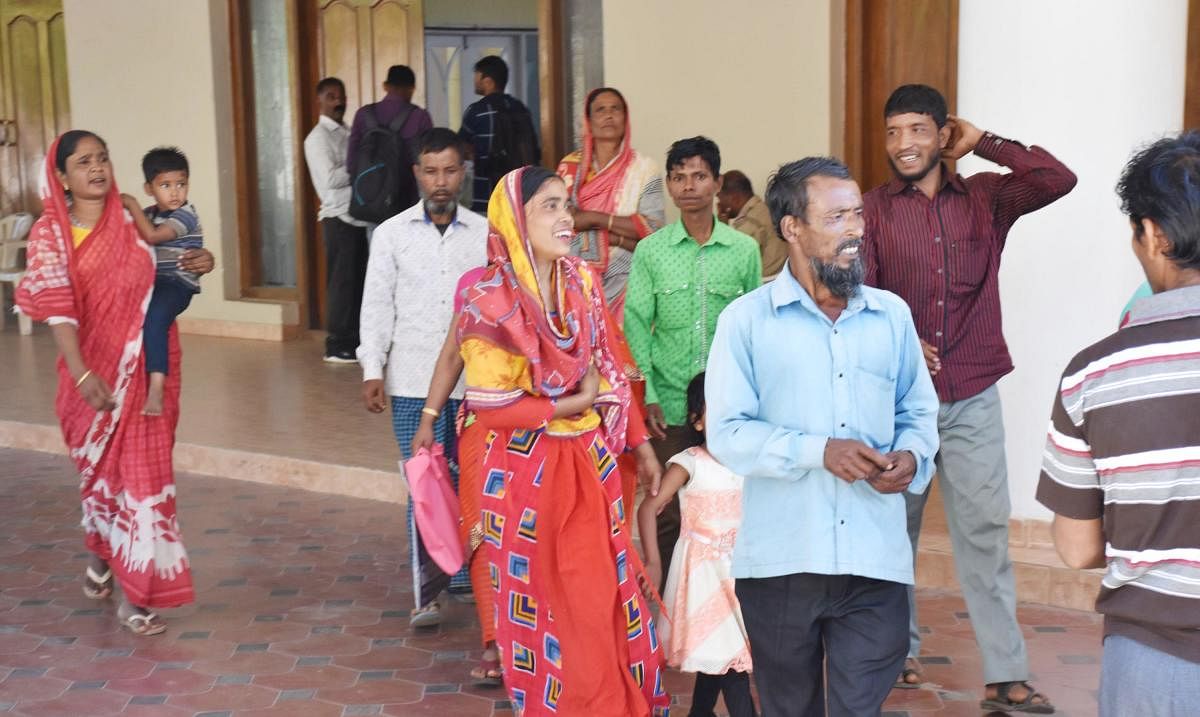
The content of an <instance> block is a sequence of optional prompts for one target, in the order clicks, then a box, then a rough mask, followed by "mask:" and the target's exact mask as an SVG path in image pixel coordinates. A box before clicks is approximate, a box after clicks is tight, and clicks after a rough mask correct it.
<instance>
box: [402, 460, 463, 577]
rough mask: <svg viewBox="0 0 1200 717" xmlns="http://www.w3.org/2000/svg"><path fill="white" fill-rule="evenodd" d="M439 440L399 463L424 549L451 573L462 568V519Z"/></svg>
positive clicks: (447, 572) (438, 564) (445, 570)
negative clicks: (405, 479)
mask: <svg viewBox="0 0 1200 717" xmlns="http://www.w3.org/2000/svg"><path fill="white" fill-rule="evenodd" d="M442 451H443V449H442V445H441V444H440V443H435V444H433V450H430V449H428V448H422V449H420V450H419V451H417V454H416V455H415V456H413V457H412V458H410V459H408V460H407V461H404V462H403V463H402V464H401V467H402V469H403V470H404V475H405V477H406V478H407V479H408V490H409V500H411V501H412V506H413V515H414V516H415V517H416V520H417V530H419V531H420V532H421V542H423V543H424V544H425V551H426V552H427V553H429V557H430V558H432V559H433V562H435V563H437V566H438V567H439V568H441V569H442V572H444V573H446V574H447V575H453V574H455V573H457V572H458V571H459V569H460V568H462V565H463V559H464V558H463V546H462V539H461V538H460V537H459V535H458V524H459V522H460V521H461V517H460V515H459V508H458V495H456V494H455V492H454V484H453V483H451V482H450V467H449V466H448V465H447V463H446V456H445V455H444V454H443V452H442Z"/></svg>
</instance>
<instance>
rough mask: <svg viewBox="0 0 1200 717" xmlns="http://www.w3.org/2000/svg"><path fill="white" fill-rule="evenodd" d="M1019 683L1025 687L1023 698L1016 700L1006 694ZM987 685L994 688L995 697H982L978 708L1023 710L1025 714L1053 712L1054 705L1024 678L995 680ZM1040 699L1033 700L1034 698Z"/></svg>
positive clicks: (1006, 710)
mask: <svg viewBox="0 0 1200 717" xmlns="http://www.w3.org/2000/svg"><path fill="white" fill-rule="evenodd" d="M1017 685H1020V686H1022V687H1024V688H1025V692H1026V693H1027V694H1026V695H1025V699H1023V700H1021V701H1020V702H1017V701H1015V700H1013V699H1012V698H1010V697H1009V696H1008V695H1009V693H1010V692H1012V689H1013V687H1016V686H1017ZM988 687H995V688H996V698H995V699H984V700H983V701H982V702H980V703H979V707H980V709H985V710H992V711H998V712H1023V713H1025V714H1035V715H1049V714H1054V705H1052V704H1050V700H1048V699H1047V698H1046V696H1045V695H1043V694H1042V693H1041V692H1038V691H1037V690H1035V689H1033V686H1032V685H1030V684H1029V683H1028V682H1026V681H1024V680H1017V681H1016V682H996V683H993V684H990V685H988ZM1039 699H1040V700H1041V701H1040V702H1039V701H1035V700H1039Z"/></svg>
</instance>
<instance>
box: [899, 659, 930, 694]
mask: <svg viewBox="0 0 1200 717" xmlns="http://www.w3.org/2000/svg"><path fill="white" fill-rule="evenodd" d="M924 681H925V676H924V675H923V674H922V673H921V663H920V662H918V661H917V658H915V657H906V658H905V659H904V670H903V671H902V672H901V673H900V676H899V677H897V678H896V682H895V684H893V685H892V689H893V690H915V689H917V688H919V687H920V686H921V683H922V682H924Z"/></svg>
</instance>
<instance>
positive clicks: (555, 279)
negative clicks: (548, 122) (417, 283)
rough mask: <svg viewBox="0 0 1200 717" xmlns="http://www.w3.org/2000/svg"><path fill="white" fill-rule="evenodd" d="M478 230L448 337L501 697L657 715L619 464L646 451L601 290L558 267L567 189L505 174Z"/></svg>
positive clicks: (527, 174) (657, 652)
mask: <svg viewBox="0 0 1200 717" xmlns="http://www.w3.org/2000/svg"><path fill="white" fill-rule="evenodd" d="M488 223H489V224H490V225H491V235H490V237H489V243H488V259H489V266H488V270H487V272H486V273H485V274H484V276H483V278H482V279H480V280H479V281H478V282H477V283H476V284H475V286H474V287H472V288H471V289H470V291H469V296H468V297H467V304H466V306H465V307H464V309H463V313H462V315H461V317H460V319H459V324H458V337H459V346H460V352H461V354H462V357H463V362H464V367H465V374H466V386H467V390H466V405H467V409H468V410H469V411H471V412H473V413H474V414H475V416H476V419H477V421H478V422H479V424H480V425H481V426H482V427H483V428H484V429H486V430H487V431H488V438H487V444H486V447H485V450H484V455H483V461H482V470H481V475H482V494H481V496H480V508H481V512H480V517H481V522H482V529H483V548H484V550H485V555H486V557H487V560H488V562H489V572H490V575H491V581H492V587H493V589H494V591H495V595H496V642H497V645H498V646H499V648H500V651H501V654H502V657H503V671H504V682H505V685H506V686H507V688H508V691H509V694H510V696H511V698H512V700H513V703H514V706H515V707H516V709H517V711H518V712H519V713H521V714H523V715H526V716H527V717H529V716H531V715H543V714H551V713H554V712H557V713H558V714H570V715H576V714H586V715H595V716H597V717H606V716H611V717H648V716H649V715H651V714H661V713H664V712H665V711H666V709H667V707H668V705H669V703H670V700H669V697H668V696H667V695H666V693H665V692H664V690H663V688H662V671H663V669H664V668H663V653H662V648H661V646H660V644H659V642H658V637H657V635H656V633H655V628H654V624H653V621H652V619H651V617H650V610H649V604H648V603H647V599H646V597H645V596H644V595H643V594H642V591H641V590H642V583H643V581H644V575H645V573H644V569H643V568H642V565H641V562H640V560H639V559H638V556H637V551H635V550H634V549H633V544H632V539H631V537H630V532H629V529H628V527H627V526H626V524H625V516H624V507H623V505H622V501H621V485H620V473H619V470H618V469H617V465H616V456H617V455H619V454H620V453H621V452H622V451H623V450H624V448H625V445H626V442H627V441H630V440H632V442H633V443H635V444H636V448H635V449H634V452H635V453H636V454H637V455H638V456H639V459H640V460H641V461H643V462H646V463H649V462H651V461H653V460H654V458H653V453H654V452H653V450H651V448H650V446H649V445H648V444H647V443H646V434H645V431H644V430H643V429H642V428H641V427H640V426H639V425H637V424H640V420H637V419H636V417H635V420H634V424H635V425H634V430H633V431H631V430H630V409H631V394H630V389H629V382H628V380H627V379H626V377H625V374H624V371H623V367H622V365H621V360H620V358H619V357H618V356H617V355H616V351H615V350H614V343H615V341H616V337H614V336H613V335H612V334H611V332H610V325H611V324H610V322H609V321H608V319H607V310H606V308H605V305H604V297H603V295H602V293H601V290H600V287H599V286H598V285H597V284H596V282H595V281H594V279H593V277H592V274H591V272H590V271H588V270H587V269H586V267H585V266H584V265H583V264H582V262H581V261H580V260H579V259H578V258H573V257H569V256H568V253H569V245H570V242H571V239H572V237H573V235H574V229H573V222H572V219H571V215H570V213H569V212H568V210H567V192H566V187H565V186H564V184H563V182H562V181H561V180H560V179H559V178H558V177H556V176H555V175H554V174H552V173H551V172H549V171H547V170H544V169H541V168H540V167H525V168H523V169H520V170H517V171H515V172H511V173H509V174H507V175H505V177H504V178H503V179H502V180H501V181H500V183H499V184H498V185H497V187H496V189H495V191H494V192H493V194H492V198H491V202H490V203H489V205H488ZM631 434H632V435H631ZM650 592H652V590H651V591H650Z"/></svg>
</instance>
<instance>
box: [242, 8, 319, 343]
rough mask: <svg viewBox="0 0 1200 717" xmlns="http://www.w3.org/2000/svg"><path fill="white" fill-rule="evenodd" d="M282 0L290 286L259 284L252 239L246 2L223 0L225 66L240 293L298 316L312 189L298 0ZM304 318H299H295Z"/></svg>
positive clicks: (304, 304) (305, 283) (256, 222)
mask: <svg viewBox="0 0 1200 717" xmlns="http://www.w3.org/2000/svg"><path fill="white" fill-rule="evenodd" d="M286 2H287V18H288V20H287V23H288V27H287V35H288V55H289V59H288V75H289V76H290V77H291V78H292V80H293V86H292V90H293V92H292V142H293V147H292V152H293V156H295V157H296V158H297V161H296V162H295V163H294V166H293V168H292V174H293V176H292V182H293V186H294V187H296V202H295V204H294V207H293V212H294V218H295V226H296V241H295V250H296V285H295V286H294V287H279V286H263V285H262V248H261V247H260V246H259V243H258V241H257V240H256V237H257V236H258V235H259V232H260V231H261V223H260V218H259V213H258V211H257V207H256V205H255V203H254V202H253V201H251V197H254V196H255V193H256V191H257V190H256V188H257V186H258V183H257V181H255V178H256V177H257V175H258V166H257V160H256V157H255V153H254V149H255V143H256V141H257V140H256V136H255V126H254V114H253V108H254V75H253V67H252V64H251V54H250V31H249V27H250V22H249V20H250V18H249V12H250V7H249V4H248V3H244V2H239V0H227V8H228V13H229V42H230V66H231V74H232V90H233V104H232V107H233V134H234V151H235V153H236V156H237V165H236V167H235V171H234V180H235V186H236V189H237V196H238V197H239V198H240V201H238V202H237V219H238V222H237V232H238V260H239V264H240V266H239V267H238V274H239V283H240V287H241V296H242V297H243V298H248V299H261V300H267V301H284V302H294V303H296V304H298V305H299V309H300V311H299V314H300V316H301V317H305V316H306V315H307V312H308V307H309V305H310V303H311V302H310V299H309V297H308V287H309V284H310V280H309V277H310V274H311V271H310V258H309V256H308V254H309V253H310V248H309V247H310V244H311V241H310V240H309V237H310V236H311V234H310V233H309V232H308V229H307V227H308V226H309V222H310V221H311V217H310V215H311V214H312V213H313V206H314V205H313V201H312V192H311V190H309V189H307V185H308V179H307V176H306V175H305V172H304V163H303V161H302V158H303V156H304V135H305V133H306V132H307V127H306V124H307V123H306V118H307V114H306V113H305V108H306V105H307V106H308V107H309V108H311V105H312V103H311V102H308V103H305V102H304V100H305V99H308V95H307V93H304V92H302V91H301V90H302V88H300V87H298V85H299V84H300V82H299V78H300V71H301V64H302V62H303V58H301V56H300V53H299V49H300V47H301V44H300V43H301V34H302V32H301V26H302V22H301V18H302V17H303V14H304V9H303V8H304V6H305V4H306V3H305V1H304V0H286ZM301 321H302V322H304V318H301Z"/></svg>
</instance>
